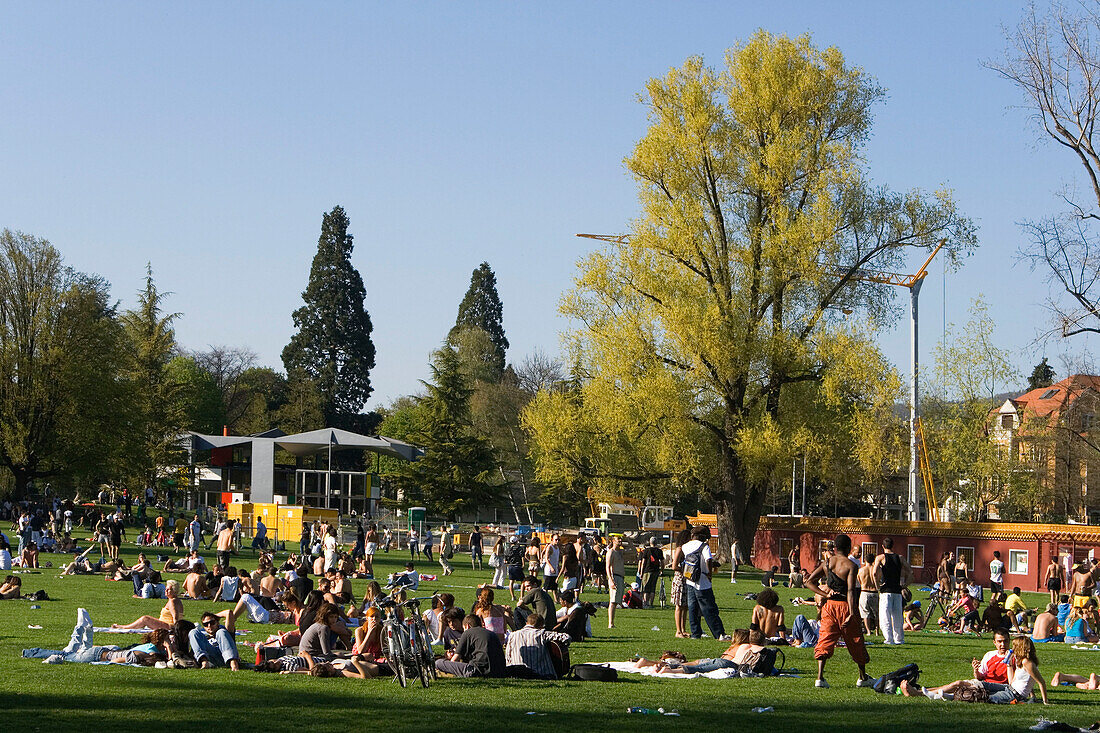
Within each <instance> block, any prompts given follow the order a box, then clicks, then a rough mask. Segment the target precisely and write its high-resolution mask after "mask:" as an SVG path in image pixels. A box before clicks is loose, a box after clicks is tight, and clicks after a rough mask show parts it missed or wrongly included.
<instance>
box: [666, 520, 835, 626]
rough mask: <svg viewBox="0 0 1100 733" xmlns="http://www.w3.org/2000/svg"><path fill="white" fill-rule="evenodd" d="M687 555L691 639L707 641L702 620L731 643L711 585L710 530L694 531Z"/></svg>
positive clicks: (685, 576)
mask: <svg viewBox="0 0 1100 733" xmlns="http://www.w3.org/2000/svg"><path fill="white" fill-rule="evenodd" d="M683 555H684V583H685V586H686V587H685V588H684V591H685V592H686V595H687V610H688V625H689V626H690V627H691V638H693V639H701V638H703V625H702V623H701V622H700V617H702V618H703V619H706V622H707V626H709V627H710V633H711V634H713V635H714V638H715V639H718V640H720V641H729V638H730V637H729V636H727V635H726V628H725V626H723V625H722V618H721V617H720V616H719V615H718V603H717V602H716V601H715V600H714V588H713V587H712V586H711V580H710V579H711V572H712V571H713V568H712V566H711V560H712V559H713V555H712V553H711V551H710V527H696V528H695V529H693V530H692V532H691V541H690V542H688V543H687V544H685V545H684V547H683ZM853 577H854V576H853Z"/></svg>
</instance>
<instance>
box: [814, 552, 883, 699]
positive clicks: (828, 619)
mask: <svg viewBox="0 0 1100 733" xmlns="http://www.w3.org/2000/svg"><path fill="white" fill-rule="evenodd" d="M851 549H852V538H851V537H849V536H848V535H846V534H838V535H837V536H836V544H835V546H834V547H833V548H832V551H831V552H830V553H829V555H828V557H826V558H825V562H823V563H822V564H821V565H819V566H818V567H817V569H816V570H814V571H813V573H811V574H810V577H809V578H807V579H806V587H807V588H809V589H810V590H811V591H813V593H814V595H818V596H822V597H823V598H824V599H825V603H824V604H823V605H822V607H821V633H820V636H819V637H818V640H817V646H816V647H814V659H816V660H817V680H816V681H815V682H814V686H815V687H828V686H829V683H828V682H826V681H825V662H826V661H827V660H828V659H829V657H831V656H833V650H834V649H835V648H836V645H837V642H838V641H839V640H840V638H841V637H844V642H845V644H846V645H847V647H848V653H849V654H850V655H851V656H852V661H853V662H855V663H856V666H857V667H859V679H857V680H856V687H870V686H871V685H873V684H874V680H872V679H871V678H870V677H869V676H868V675H867V670H866V666H867V662H869V661H870V660H871V658H870V657H869V656H867V647H866V646H865V645H864V643H863V625H862V623H861V622H860V617H859V584H858V582H857V579H856V576H857V574H858V572H859V571H858V568H856V564H855V563H854V562H852V561H851V560H849V559H848V552H849V551H850V550H851ZM821 578H825V585H824V587H821V586H818V584H817V582H818V581H819V580H820V579H821Z"/></svg>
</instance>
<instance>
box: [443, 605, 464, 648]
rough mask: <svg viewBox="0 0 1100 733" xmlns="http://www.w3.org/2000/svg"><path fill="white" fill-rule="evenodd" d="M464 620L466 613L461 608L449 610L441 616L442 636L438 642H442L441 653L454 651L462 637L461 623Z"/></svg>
mask: <svg viewBox="0 0 1100 733" xmlns="http://www.w3.org/2000/svg"><path fill="white" fill-rule="evenodd" d="M465 618H466V612H465V611H464V610H462V609H461V608H451V609H448V610H447V611H446V613H444V614H443V634H442V635H441V637H440V640H441V641H442V642H443V651H447V652H449V651H450V650H451V649H454V645H455V644H457V643H458V640H459V638H461V636H462V630H463V627H462V622H463V621H464V620H465Z"/></svg>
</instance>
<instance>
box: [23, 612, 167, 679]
mask: <svg viewBox="0 0 1100 733" xmlns="http://www.w3.org/2000/svg"><path fill="white" fill-rule="evenodd" d="M53 656H59V657H61V659H62V660H63V661H65V662H74V663H77V664H90V663H92V662H115V663H118V664H140V665H143V666H145V667H152V666H153V665H154V664H156V663H157V662H162V661H165V660H167V659H169V658H171V657H173V656H175V654H174V650H173V648H172V644H171V636H170V634H169V633H168V630H167V629H156V630H154V631H150V632H149V633H147V634H145V635H144V636H143V637H142V640H141V643H140V644H137V645H135V646H132V647H127V648H120V647H117V646H95V645H93V644H92V618H91V616H90V615H89V614H88V612H87V610H85V609H83V608H78V609H77V611H76V626H74V627H73V633H72V637H71V638H70V640H69V644H68V646H66V647H65V648H64V649H42V648H34V649H24V650H23V658H24V659H47V658H49V657H53Z"/></svg>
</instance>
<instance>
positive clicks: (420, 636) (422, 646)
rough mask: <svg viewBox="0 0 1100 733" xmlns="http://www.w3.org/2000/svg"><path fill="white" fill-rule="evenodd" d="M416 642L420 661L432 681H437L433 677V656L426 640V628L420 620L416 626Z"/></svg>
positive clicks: (429, 643) (429, 644) (430, 646)
mask: <svg viewBox="0 0 1100 733" xmlns="http://www.w3.org/2000/svg"><path fill="white" fill-rule="evenodd" d="M416 641H417V646H418V647H419V651H420V659H421V660H422V661H423V663H424V664H425V665H427V667H428V673H429V674H430V675H431V677H432V679H433V680H434V679H437V678H436V675H435V654H433V653H432V642H431V640H430V639H429V638H428V627H427V626H425V625H424V622H423V621H421V620H418V621H417V624H416Z"/></svg>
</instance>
